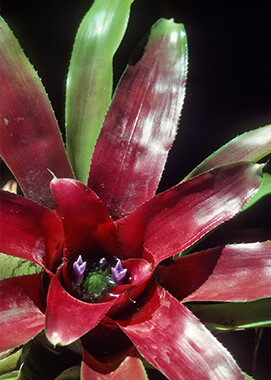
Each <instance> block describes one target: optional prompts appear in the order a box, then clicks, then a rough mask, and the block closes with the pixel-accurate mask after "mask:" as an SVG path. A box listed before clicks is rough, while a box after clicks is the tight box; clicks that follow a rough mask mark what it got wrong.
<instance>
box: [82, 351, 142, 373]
mask: <svg viewBox="0 0 271 380" xmlns="http://www.w3.org/2000/svg"><path fill="white" fill-rule="evenodd" d="M130 351H131V350H130ZM134 351H135V350H134ZM93 361H95V359H94V358H93V357H91V355H89V354H88V352H87V351H86V350H84V356H83V362H82V368H81V373H82V380H96V379H100V380H114V379H115V380H127V379H129V380H148V377H147V374H146V372H145V369H144V365H143V363H142V361H141V360H140V359H139V358H138V357H137V356H136V355H133V356H132V355H131V354H130V355H129V354H127V356H126V357H124V359H122V360H121V361H120V363H119V359H113V360H112V361H111V360H110V362H111V365H112V364H113V363H114V362H116V363H118V365H117V364H116V366H117V367H116V368H115V369H114V370H112V371H110V372H109V373H107V371H98V370H95V369H93V368H92V366H91V365H89V364H90V362H91V363H93ZM100 365H101V366H102V367H103V365H102V363H101V364H100ZM104 368H106V365H105V366H104Z"/></svg>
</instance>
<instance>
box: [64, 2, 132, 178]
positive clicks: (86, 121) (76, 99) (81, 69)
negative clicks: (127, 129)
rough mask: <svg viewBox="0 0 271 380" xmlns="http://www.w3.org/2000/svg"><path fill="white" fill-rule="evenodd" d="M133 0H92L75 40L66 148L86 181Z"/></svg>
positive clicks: (68, 86)
mask: <svg viewBox="0 0 271 380" xmlns="http://www.w3.org/2000/svg"><path fill="white" fill-rule="evenodd" d="M132 2H133V0H111V1H107V0H95V2H94V4H93V5H92V7H91V9H90V10H89V11H88V13H87V14H86V16H85V18H84V19H83V21H82V23H81V25H80V27H79V30H78V33H77V36H76V40H75V44H74V48H73V53H72V58H71V63H70V68H69V73H68V79H67V95H66V125H67V152H68V155H69V158H70V160H71V163H72V166H73V169H74V171H75V174H76V177H77V178H78V179H79V180H80V181H82V182H84V183H86V182H87V179H88V174H89V166H90V160H91V155H92V151H93V149H94V146H95V143H96V140H97V137H98V135H99V132H100V128H101V126H102V123H103V119H104V115H105V113H106V111H107V108H108V106H109V103H110V100H111V96H112V85H113V67H112V62H113V56H114V54H115V52H116V50H117V48H118V46H119V44H120V42H121V40H122V38H123V35H124V32H125V29H126V25H127V23H128V17H129V11H130V6H131V3H132Z"/></svg>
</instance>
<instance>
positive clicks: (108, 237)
mask: <svg viewBox="0 0 271 380" xmlns="http://www.w3.org/2000/svg"><path fill="white" fill-rule="evenodd" d="M51 188H52V192H53V195H54V200H55V208H56V212H57V214H58V215H59V217H60V219H61V220H62V223H63V226H64V231H65V242H66V249H67V251H68V252H72V251H74V250H76V249H77V250H78V249H79V250H81V252H79V253H80V254H82V250H87V251H91V250H92V251H94V250H95V248H96V249H97V248H99V249H102V250H103V251H104V253H105V254H106V253H107V254H115V255H117V253H118V252H117V250H118V249H117V242H116V231H115V226H114V224H113V223H112V222H111V219H110V217H109V215H108V212H107V210H106V208H105V207H104V205H103V204H102V203H101V201H100V199H99V198H98V197H97V195H96V194H95V193H94V192H93V191H92V190H91V189H90V188H88V187H87V186H85V185H83V184H82V183H81V182H79V181H75V180H72V179H60V180H57V179H54V180H53V181H52V182H51ZM90 245H91V246H90ZM97 245H99V247H97Z"/></svg>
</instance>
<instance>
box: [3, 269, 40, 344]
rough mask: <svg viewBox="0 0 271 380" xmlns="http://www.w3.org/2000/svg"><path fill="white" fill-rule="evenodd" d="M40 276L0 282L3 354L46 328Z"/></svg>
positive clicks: (14, 278) (15, 278) (8, 279)
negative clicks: (42, 310)
mask: <svg viewBox="0 0 271 380" xmlns="http://www.w3.org/2000/svg"><path fill="white" fill-rule="evenodd" d="M41 297H42V291H41V281H40V275H29V276H21V277H13V278H7V279H5V280H1V281H0V299H1V303H0V330H1V340H0V351H5V350H7V349H9V348H12V347H16V346H19V345H20V344H22V343H24V342H26V341H27V340H29V339H31V338H33V336H34V335H36V334H37V333H38V332H39V331H40V330H42V328H43V327H44V314H43V313H42V312H41V308H42V305H41Z"/></svg>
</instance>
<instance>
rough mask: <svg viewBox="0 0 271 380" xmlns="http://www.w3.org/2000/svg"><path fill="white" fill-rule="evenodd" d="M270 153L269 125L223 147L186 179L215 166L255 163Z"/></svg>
mask: <svg viewBox="0 0 271 380" xmlns="http://www.w3.org/2000/svg"><path fill="white" fill-rule="evenodd" d="M270 153H271V125H267V126H265V127H262V128H258V129H255V130H253V131H250V132H246V133H243V134H242V135H240V136H237V137H236V138H235V139H233V140H231V141H230V142H228V143H227V144H225V145H223V146H222V147H221V148H219V149H218V150H217V151H215V152H214V153H213V154H211V155H210V156H209V157H208V158H206V160H204V161H203V162H202V163H201V164H200V165H198V166H197V167H196V168H195V169H194V170H193V171H192V172H191V173H190V174H189V175H188V176H187V177H186V179H187V178H191V177H194V176H196V175H198V174H200V173H203V172H205V171H207V170H210V169H212V168H215V167H217V166H221V165H225V164H229V163H231V162H237V161H253V162H257V161H259V160H260V159H262V158H263V157H266V156H267V155H268V154H270Z"/></svg>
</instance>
